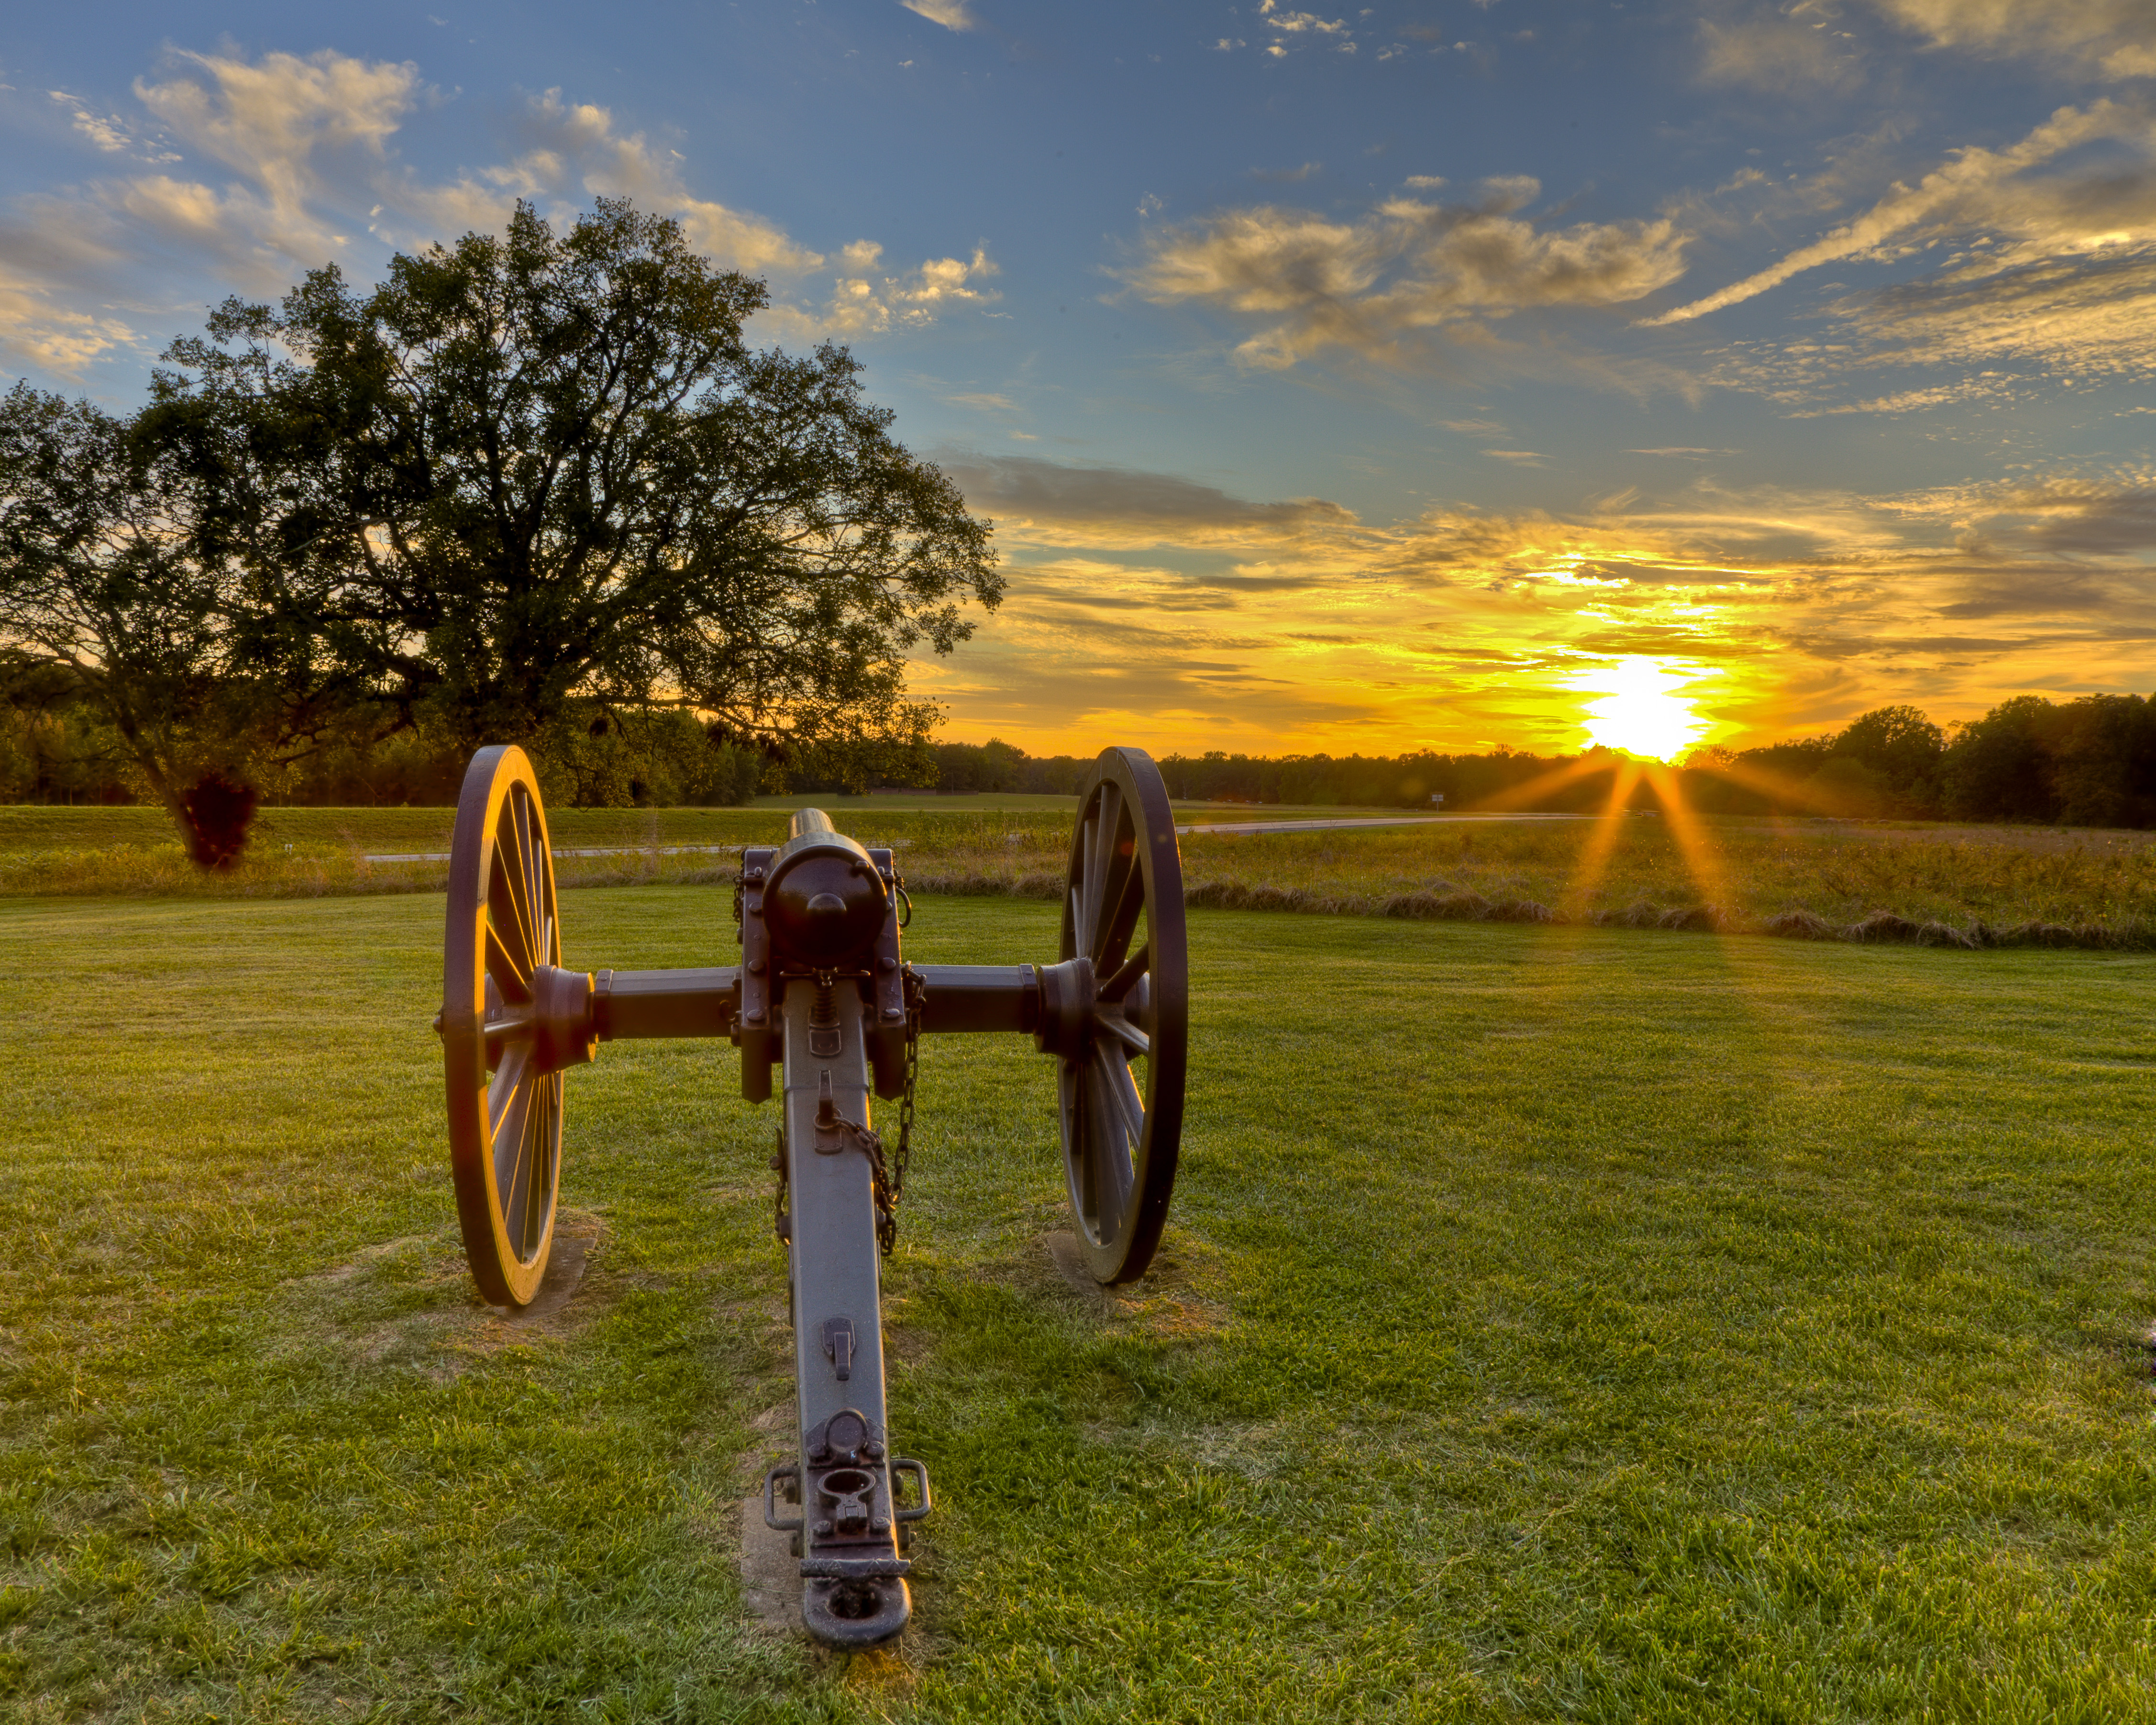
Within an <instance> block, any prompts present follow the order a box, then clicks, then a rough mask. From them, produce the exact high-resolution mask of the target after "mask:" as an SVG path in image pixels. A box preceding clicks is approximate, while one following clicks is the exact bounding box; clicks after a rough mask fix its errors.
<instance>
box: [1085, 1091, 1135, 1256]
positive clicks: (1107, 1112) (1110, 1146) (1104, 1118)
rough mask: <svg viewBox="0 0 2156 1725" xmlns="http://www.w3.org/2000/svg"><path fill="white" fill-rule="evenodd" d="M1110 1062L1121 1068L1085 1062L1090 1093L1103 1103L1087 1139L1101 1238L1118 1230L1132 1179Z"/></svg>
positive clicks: (1128, 1153) (1104, 1238) (1128, 1198)
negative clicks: (1090, 1154)
mask: <svg viewBox="0 0 2156 1725" xmlns="http://www.w3.org/2000/svg"><path fill="white" fill-rule="evenodd" d="M1111 1064H1112V1065H1115V1066H1116V1068H1117V1069H1118V1070H1124V1069H1123V1064H1122V1061H1121V1060H1116V1061H1114V1062H1112V1063H1111V1062H1109V1061H1106V1060H1100V1059H1098V1058H1096V1059H1094V1060H1088V1061H1087V1062H1086V1074H1087V1076H1089V1077H1090V1078H1091V1081H1092V1084H1091V1088H1092V1091H1093V1094H1094V1096H1095V1097H1096V1100H1097V1101H1099V1102H1100V1103H1101V1104H1102V1105H1103V1106H1101V1107H1100V1108H1099V1110H1098V1117H1097V1118H1096V1120H1095V1121H1094V1122H1093V1131H1092V1132H1091V1134H1090V1135H1089V1140H1090V1142H1091V1146H1092V1149H1093V1160H1094V1172H1093V1190H1094V1194H1095V1209H1096V1214H1097V1216H1098V1219H1099V1224H1100V1230H1101V1240H1104V1241H1106V1240H1112V1239H1114V1238H1115V1237H1116V1235H1118V1234H1119V1233H1121V1232H1122V1226H1123V1212H1124V1211H1125V1210H1126V1209H1128V1208H1129V1206H1130V1191H1131V1182H1132V1178H1133V1176H1132V1168H1131V1147H1130V1142H1129V1140H1128V1139H1127V1137H1125V1133H1124V1123H1123V1122H1122V1121H1121V1120H1120V1119H1119V1118H1118V1111H1117V1109H1116V1103H1115V1094H1114V1091H1113V1089H1112V1086H1113V1084H1114V1082H1115V1081H1114V1079H1113V1078H1112V1077H1111V1076H1110V1074H1109V1072H1108V1070H1107V1068H1108V1066H1109V1065H1111Z"/></svg>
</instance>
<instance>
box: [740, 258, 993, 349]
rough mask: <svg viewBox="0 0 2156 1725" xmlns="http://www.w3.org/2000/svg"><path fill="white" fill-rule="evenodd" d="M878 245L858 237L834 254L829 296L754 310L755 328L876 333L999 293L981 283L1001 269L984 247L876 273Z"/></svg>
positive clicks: (801, 337)
mask: <svg viewBox="0 0 2156 1725" xmlns="http://www.w3.org/2000/svg"><path fill="white" fill-rule="evenodd" d="M882 268H883V248H882V247H881V246H880V245H879V244H876V243H875V241H873V240H867V239H857V240H855V241H854V242H853V243H852V244H850V245H848V246H846V247H845V248H844V249H843V250H842V251H841V252H840V253H839V264H838V268H837V270H836V272H835V280H834V284H833V286H832V290H831V294H830V297H829V299H828V300H825V301H824V304H823V305H820V306H819V305H812V304H810V303H809V302H808V301H806V300H798V301H778V302H776V303H774V304H773V305H772V307H771V308H770V310H768V311H764V312H762V313H760V314H759V315H758V319H757V322H758V326H759V327H761V328H762V329H765V330H767V331H770V332H771V333H772V334H773V336H775V337H776V338H777V339H778V340H780V341H810V340H816V339H819V338H821V337H824V336H863V335H880V334H882V333H883V332H885V331H888V330H892V329H904V328H918V327H920V326H923V325H926V324H929V323H932V322H934V321H935V320H936V319H937V316H940V315H941V314H942V313H943V312H945V311H951V310H953V309H956V308H959V307H962V306H968V305H973V306H981V305H993V304H994V303H995V302H996V301H997V300H998V299H1000V298H1001V297H1002V295H999V294H998V293H997V291H996V290H994V289H993V288H989V287H983V286H982V285H980V284H981V283H983V282H984V281H986V280H988V278H989V277H990V276H993V275H998V274H1000V273H1001V272H1000V271H999V270H998V269H997V268H996V265H995V262H994V260H993V259H991V258H990V257H989V256H988V252H987V250H986V249H984V248H981V247H976V248H975V249H974V251H973V256H972V257H971V258H970V259H968V258H930V259H925V260H924V261H923V262H922V263H921V264H920V265H919V266H918V267H916V268H915V269H913V270H906V271H901V273H899V274H897V275H884V274H881V273H880V272H881V270H882Z"/></svg>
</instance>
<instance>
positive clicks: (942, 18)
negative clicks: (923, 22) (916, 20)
mask: <svg viewBox="0 0 2156 1725" xmlns="http://www.w3.org/2000/svg"><path fill="white" fill-rule="evenodd" d="M898 3H899V4H900V5H901V6H903V7H904V8H906V10H907V11H908V12H914V13H920V15H921V17H923V18H927V20H928V21H929V23H932V24H941V25H942V26H943V28H945V29H947V30H973V29H978V28H980V23H979V20H978V19H977V18H974V16H973V13H972V12H971V11H970V10H969V9H968V7H967V5H966V0H898Z"/></svg>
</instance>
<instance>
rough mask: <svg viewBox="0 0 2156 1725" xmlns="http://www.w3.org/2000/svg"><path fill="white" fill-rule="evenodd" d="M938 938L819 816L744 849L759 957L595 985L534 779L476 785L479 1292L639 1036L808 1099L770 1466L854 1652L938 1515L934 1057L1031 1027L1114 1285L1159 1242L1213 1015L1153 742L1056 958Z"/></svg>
mask: <svg viewBox="0 0 2156 1725" xmlns="http://www.w3.org/2000/svg"><path fill="white" fill-rule="evenodd" d="M716 920H717V919H716V917H714V918H713V921H714V922H716ZM732 920H733V923H734V927H733V929H732V931H731V932H732V937H733V939H734V941H735V942H738V944H739V946H740V948H741V951H740V955H739V956H740V962H739V963H736V964H731V965H712V966H710V967H708V968H696V969H688V970H604V969H601V970H596V971H587V970H572V969H569V968H565V967H564V966H563V965H562V932H561V922H560V917H559V915H558V912H557V905H556V899H555V891H554V870H553V861H552V851H551V850H550V848H549V846H548V843H547V818H546V812H545V810H544V809H543V808H542V805H541V802H540V795H539V784H538V780H537V778H536V777H535V776H534V774H533V772H532V768H531V761H530V760H529V759H528V758H527V757H526V755H525V753H524V752H523V751H522V750H521V749H519V748H516V747H494V748H485V749H482V750H480V752H478V753H477V754H476V755H475V756H474V757H473V758H472V762H471V765H470V768H469V769H468V770H467V772H466V773H465V782H464V788H463V791H462V793H461V794H460V796H459V800H458V803H457V821H456V834H455V838H454V840H453V842H452V845H451V848H450V856H449V911H448V917H447V922H446V927H445V932H444V943H443V962H442V1009H441V1014H440V1016H439V1018H437V1019H436V1020H435V1028H436V1029H437V1030H438V1031H439V1034H440V1037H441V1042H442V1064H443V1071H444V1081H445V1087H446V1091H447V1097H448V1105H449V1153H450V1161H451V1164H452V1167H453V1168H454V1175H455V1187H456V1197H457V1215H458V1219H459V1224H461V1227H462V1230H463V1235H464V1242H465V1255H466V1257H467V1258H468V1259H469V1260H470V1264H471V1271H472V1277H473V1280H474V1281H475V1282H476V1283H477V1284H478V1286H479V1290H480V1293H481V1295H482V1296H484V1297H485V1299H487V1300H488V1301H490V1302H492V1303H494V1304H495V1305H500V1306H507V1307H522V1306H524V1305H526V1304H528V1303H529V1302H530V1301H531V1300H532V1298H533V1297H534V1296H536V1294H537V1292H538V1291H539V1285H540V1281H541V1280H542V1277H543V1276H545V1274H546V1270H547V1254H548V1250H549V1249H550V1247H551V1245H552V1240H553V1230H554V1214H555V1201H556V1198H557V1193H558V1190H559V1186H560V1181H561V1169H562V1122H563V1097H564V1085H565V1081H566V1079H567V1075H568V1072H569V1069H570V1068H572V1067H573V1066H577V1065H582V1064H583V1063H584V1062H586V1061H588V1060H592V1059H593V1058H594V1057H595V1056H596V1055H597V1054H598V1049H599V1046H600V1045H601V1044H603V1043H606V1042H612V1041H618V1040H624V1039H626V1038H631V1037H655V1036H701V1037H711V1038H716V1037H724V1038H726V1040H729V1041H730V1042H731V1043H732V1044H733V1045H734V1046H735V1047H736V1048H737V1049H739V1050H741V1087H742V1096H745V1097H747V1099H748V1100H749V1101H752V1102H763V1101H769V1100H771V1098H772V1097H773V1095H774V1093H776V1094H778V1096H779V1097H780V1098H781V1107H780V1112H779V1126H778V1135H777V1136H778V1153H777V1154H776V1155H775V1156H774V1157H773V1158H772V1167H773V1173H774V1176H775V1179H776V1183H777V1188H778V1197H777V1204H776V1210H775V1214H776V1223H775V1228H776V1232H777V1235H778V1240H779V1241H780V1243H781V1244H782V1245H783V1247H784V1249H785V1254H786V1261H787V1275H788V1296H789V1310H790V1312H791V1314H792V1321H793V1368H794V1387H795V1398H794V1408H795V1414H796V1416H797V1417H796V1436H797V1439H798V1449H797V1451H796V1455H795V1459H794V1460H793V1461H788V1462H782V1463H781V1464H779V1465H778V1466H774V1467H773V1468H772V1469H771V1470H770V1471H769V1472H768V1473H767V1475H766V1476H765V1479H764V1486H763V1513H764V1517H765V1520H766V1521H767V1522H768V1523H769V1524H770V1525H771V1526H772V1527H774V1528H778V1529H780V1530H782V1531H787V1532H790V1533H791V1534H792V1536H793V1539H792V1543H793V1549H794V1552H795V1554H796V1555H797V1556H798V1558H800V1563H801V1585H802V1598H801V1615H802V1620H803V1623H804V1624H805V1625H806V1626H807V1627H808V1630H809V1632H810V1633H811V1634H813V1635H816V1636H818V1637H819V1639H821V1640H824V1641H827V1642H829V1643H832V1644H834V1645H839V1646H845V1647H864V1646H871V1645H875V1644H877V1643H879V1642H882V1641H885V1640H889V1639H891V1637H892V1636H894V1635H897V1634H898V1633H899V1632H900V1631H901V1630H902V1629H903V1628H904V1627H905V1625H906V1618H907V1616H908V1615H909V1613H910V1612H911V1595H910V1594H909V1592H908V1590H907V1586H906V1575H907V1574H908V1571H909V1569H910V1568H911V1560H910V1558H908V1557H907V1556H906V1551H907V1548H908V1547H909V1546H910V1544H911V1537H910V1525H909V1524H910V1523H911V1522H916V1521H917V1520H919V1519H920V1518H921V1517H924V1516H926V1515H927V1513H928V1512H929V1509H930V1507H931V1504H932V1498H931V1496H930V1490H929V1481H928V1470H927V1466H925V1465H924V1464H923V1463H921V1461H916V1460H913V1459H911V1458H909V1457H906V1456H902V1455H898V1454H897V1453H896V1450H894V1448H893V1447H892V1445H893V1438H892V1434H891V1429H890V1421H889V1419H888V1416H887V1414H886V1411H885V1402H884V1352H883V1329H882V1322H881V1316H880V1282H881V1260H882V1259H883V1257H884V1256H885V1255H888V1253H889V1252H890V1250H891V1245H892V1241H893V1240H894V1239H895V1237H896V1228H897V1213H898V1204H899V1199H900V1198H901V1194H902V1192H903V1190H904V1184H905V1178H906V1169H907V1163H908V1158H909V1155H910V1151H911V1142H910V1140H911V1125H912V1117H913V1097H914V1080H915V1075H916V1070H917V1061H918V1051H919V1044H920V1039H921V1037H922V1036H924V1035H940V1034H990V1033H997V1032H1001V1033H1004V1034H1016V1035H1021V1036H1029V1037H1030V1038H1031V1039H1032V1040H1033V1045H1034V1048H1036V1049H1037V1050H1039V1051H1040V1052H1041V1053H1042V1054H1044V1055H1047V1056H1048V1057H1049V1058H1050V1060H1052V1061H1053V1062H1054V1063H1055V1117H1056V1122H1057V1125H1058V1127H1059V1129H1060V1136H1061V1140H1062V1149H1063V1172H1064V1177H1065V1185H1066V1187H1067V1189H1068V1191H1069V1195H1070V1212H1071V1217H1072V1220H1073V1223H1074V1231H1075V1235H1076V1238H1077V1240H1078V1243H1079V1247H1080V1250H1081V1253H1082V1255H1083V1257H1084V1259H1085V1261H1086V1265H1087V1266H1088V1267H1089V1268H1090V1270H1091V1272H1092V1274H1093V1276H1095V1277H1096V1279H1097V1280H1098V1281H1101V1282H1102V1283H1104V1284H1111V1283H1116V1282H1124V1281H1132V1280H1133V1279H1135V1278H1136V1277H1137V1276H1141V1275H1142V1274H1143V1273H1144V1271H1145V1269H1146V1266H1147V1264H1148V1263H1149V1262H1150V1261H1151V1260H1152V1255H1153V1251H1154V1249H1155V1247H1156V1246H1157V1245H1158V1244H1159V1240H1160V1235H1161V1229H1162V1227H1163V1224H1164V1223H1165V1222H1166V1220H1167V1216H1168V1198H1169V1194H1170V1192H1171V1190H1172V1189H1173V1185H1174V1182H1175V1158H1176V1149H1177V1145H1178V1141H1179V1139H1180V1137H1181V1133H1182V1125H1183V1071H1184V1060H1185V1054H1186V1049H1187V1045H1188V954H1187V949H1186V947H1185V943H1184V936H1183V876H1182V867H1181V864H1180V861H1179V860H1178V855H1177V852H1176V844H1175V824H1174V820H1173V816H1172V815H1171V814H1170V813H1169V809H1168V793H1167V790H1166V788H1165V787H1164V786H1163V784H1162V783H1161V778H1160V773H1159V769H1158V768H1156V767H1155V766H1154V765H1153V763H1152V760H1151V759H1150V758H1149V757H1147V756H1146V755H1145V754H1144V753H1143V752H1141V751H1139V750H1137V749H1131V748H1111V749H1106V750H1104V751H1103V752H1101V756H1100V757H1099V759H1098V760H1097V761H1096V762H1094V764H1093V766H1092V768H1091V770H1090V772H1089V774H1088V777H1087V779H1086V784H1085V788H1084V789H1083V791H1082V792H1081V794H1080V797H1079V800H1078V811H1077V819H1076V823H1075V828H1074V829H1073V832H1072V836H1071V845H1070V871H1069V876H1068V886H1067V890H1066V891H1065V893H1064V895H1063V918H1062V932H1061V937H1060V951H1059V955H1058V957H1057V958H1056V960H1055V962H1054V963H1013V964H988V965H947V964H921V965H916V964H912V963H908V962H907V961H906V958H905V957H904V955H903V953H902V952H901V947H900V939H901V931H902V930H903V929H904V928H905V927H906V926H907V924H908V923H909V922H910V921H911V900H910V899H909V898H908V897H907V896H906V884H905V881H904V879H903V877H902V876H901V873H900V870H899V869H898V867H897V865H896V860H895V859H894V857H893V855H892V854H891V851H890V850H880V849H871V848H868V847H865V846H863V845H860V844H859V843H857V842H856V841H855V840H854V839H850V838H849V837H847V836H846V835H845V834H843V833H840V832H839V831H838V830H837V829H836V828H835V827H834V826H833V824H832V823H831V821H830V819H829V817H828V816H826V815H824V814H823V813H822V812H821V811H819V810H817V809H802V810H801V811H799V812H798V814H795V815H793V818H792V821H791V824H790V828H789V831H788V837H787V839H786V842H785V843H784V844H783V845H777V846H755V845H752V846H750V847H749V848H747V849H746V850H743V851H742V856H741V872H740V875H739V878H738V880H737V886H736V891H735V894H734V901H733V919H732ZM712 937H713V944H714V945H715V946H716V944H717V943H718V939H719V932H718V930H717V929H716V928H714V929H713V931H712ZM774 1069H776V1070H777V1072H778V1075H779V1076H778V1079H777V1081H776V1082H775V1083H774V1080H773V1070H774ZM871 1095H873V1096H875V1097H876V1098H878V1099H880V1100H881V1101H895V1102H896V1103H897V1104H898V1119H899V1128H898V1138H897V1142H896V1144H895V1145H892V1146H890V1147H886V1146H885V1142H884V1141H883V1138H882V1137H881V1135H880V1134H879V1133H878V1132H876V1131H875V1130H874V1128H873V1127H872V1125H871V1122H870V1096H871ZM901 1481H903V1482H905V1483H906V1486H907V1489H906V1491H904V1492H902V1493H901V1491H900V1490H899V1489H898V1486H899V1485H900V1483H901Z"/></svg>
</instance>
